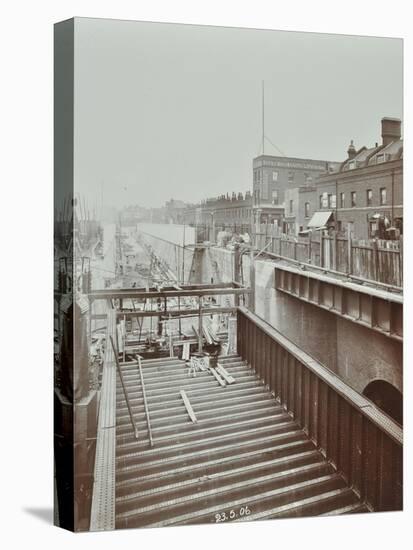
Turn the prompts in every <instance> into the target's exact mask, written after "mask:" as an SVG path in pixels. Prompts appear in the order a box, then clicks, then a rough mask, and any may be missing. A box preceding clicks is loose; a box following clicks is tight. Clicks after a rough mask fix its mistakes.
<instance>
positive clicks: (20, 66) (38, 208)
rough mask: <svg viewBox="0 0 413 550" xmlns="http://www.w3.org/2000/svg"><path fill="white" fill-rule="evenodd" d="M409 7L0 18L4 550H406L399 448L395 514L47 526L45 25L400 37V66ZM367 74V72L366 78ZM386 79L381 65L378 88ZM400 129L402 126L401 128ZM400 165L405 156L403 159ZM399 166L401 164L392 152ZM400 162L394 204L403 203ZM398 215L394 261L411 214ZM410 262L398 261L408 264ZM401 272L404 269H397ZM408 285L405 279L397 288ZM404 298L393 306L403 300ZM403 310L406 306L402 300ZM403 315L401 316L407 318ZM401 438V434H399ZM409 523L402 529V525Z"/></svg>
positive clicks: (48, 103) (35, 5)
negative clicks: (109, 21)
mask: <svg viewBox="0 0 413 550" xmlns="http://www.w3.org/2000/svg"><path fill="white" fill-rule="evenodd" d="M409 4H410V2H408V1H398V0H393V1H389V0H386V1H383V2H382V1H380V0H376V1H375V2H373V1H369V0H358V1H354V0H343V1H342V2H334V0H330V1H329V2H328V1H317V0H309V1H307V2H306V1H302V2H299V1H293V0H288V1H283V2H277V1H275V0H274V1H272V2H262V1H259V0H254V1H253V2H249V3H245V2H242V1H238V2H230V1H224V0H220V1H218V0H217V1H213V0H209V1H208V2H198V1H192V2H191V1H175V2H172V1H169V2H168V1H167V0H164V1H162V2H161V1H156V0H152V1H150V2H149V1H148V2H143V1H142V2H139V1H135V2H133V1H126V0H111V1H107V0H82V1H78V0H73V1H71V2H69V1H66V0H60V1H56V0H55V1H53V0H43V1H40V2H33V1H32V2H30V1H29V0H27V1H21V0H14V1H9V2H8V4H7V7H6V5H5V4H3V7H2V8H1V12H0V13H1V18H0V25H1V32H0V40H1V48H0V52H1V54H0V55H1V65H0V76H1V86H0V93H1V96H2V97H1V101H0V109H1V113H0V128H1V139H2V144H1V149H0V151H1V157H0V158H1V163H0V170H1V194H0V223H1V228H0V243H1V256H0V261H1V269H0V275H1V281H0V290H1V301H0V304H1V306H0V307H1V313H2V323H1V338H0V346H1V348H0V350H1V356H0V365H1V367H0V368H1V371H0V373H1V374H0V419H1V430H0V449H1V452H0V457H1V466H0V474H1V478H0V479H1V485H0V506H1V515H0V526H1V529H0V540H1V542H2V547H3V548H7V549H9V548H22V547H23V548H24V545H25V546H26V547H27V546H30V547H31V548H55V547H59V548H69V547H72V546H73V545H75V544H76V545H77V548H79V549H80V548H86V547H87V548H88V549H91V548H99V549H101V550H103V549H105V548H113V547H114V545H116V547H117V548H126V547H127V548H129V549H134V548H136V549H139V550H141V549H142V548H144V547H145V546H146V545H150V546H151V548H157V547H159V548H161V547H163V548H167V549H168V550H169V549H170V548H175V547H179V548H186V547H188V548H189V547H193V548H196V549H203V548H209V549H211V548H214V547H215V548H218V547H236V548H239V547H243V548H244V547H245V548H251V547H255V548H257V547H259V548H264V547H265V548H279V547H281V546H283V545H285V548H300V547H301V548H302V547H305V548H311V547H315V546H317V547H318V548H320V547H321V548H322V547H328V548H334V549H336V548H337V549H339V548H346V549H348V548H363V547H367V548H373V547H376V548H396V547H398V548H400V547H401V548H405V547H407V545H408V544H409V542H410V544H411V541H409V538H410V539H411V538H412V526H411V522H412V521H413V517H412V514H411V510H412V483H411V474H410V471H409V470H410V469H409V463H412V460H413V459H412V456H411V444H410V439H411V438H409V437H406V440H407V442H406V443H407V444H406V446H405V447H406V448H407V453H408V458H406V459H405V495H406V496H405V509H406V511H405V512H404V513H402V514H374V515H368V516H367V515H362V516H352V517H350V516H349V517H341V518H328V519H327V518H326V519H301V520H278V521H272V522H261V523H255V524H251V525H220V526H205V527H182V528H180V527H179V528H168V529H158V530H131V531H117V532H112V533H100V534H99V533H93V534H92V533H87V534H78V535H73V534H71V533H68V532H65V531H63V530H61V529H58V528H55V527H52V526H51V521H52V513H51V508H52V496H53V491H52V489H53V485H52V362H51V358H52V344H51V343H52V314H53V312H52V305H53V302H52V234H53V231H52V213H53V202H52V190H53V181H52V168H53V165H52V133H53V121H52V114H53V111H52V109H53V97H52V90H53V86H52V84H53V80H52V78H53V72H52V67H53V65H52V61H53V57H52V53H53V50H52V46H53V23H55V22H57V21H59V20H63V19H67V18H70V17H72V16H74V15H76V16H90V17H110V18H123V19H140V20H148V21H149V20H152V21H171V22H182V23H200V24H217V25H231V26H244V27H256V28H273V29H285V30H289V29H291V30H302V31H320V32H329V33H332V32H337V33H345V34H357V33H359V34H367V35H382V36H397V37H404V38H405V39H406V40H405V67H407V68H410V69H411V66H412V52H411V50H412V31H411V25H412V23H411V21H412V18H411V16H409V8H408V6H409ZM366 71H368V67H366ZM385 78H386V67H385V66H383V79H385ZM405 84H406V88H405V101H406V105H405V116H404V121H405V125H404V128H405V137H406V138H407V139H406V143H407V146H408V145H409V143H410V139H409V125H408V122H410V123H411V116H410V112H409V99H410V98H411V97H413V96H412V83H411V70H410V71H409V70H408V71H407V74H406V81H405ZM406 121H407V123H406ZM406 150H408V154H409V153H410V147H407V149H406V147H405V151H406ZM405 156H407V154H405ZM411 175H412V170H411V159H408V160H407V162H406V163H405V205H409V204H411V202H412V192H411V187H412V185H413V181H412V178H411ZM406 210H408V211H407V212H406V215H405V220H406V222H407V223H406V224H405V234H406V237H407V238H406V239H405V242H406V251H407V250H408V248H409V245H410V239H409V237H408V235H409V233H410V231H411V225H412V224H411V223H410V222H409V218H410V217H411V212H410V208H408V209H407V208H406ZM409 256H410V255H409ZM410 264H411V262H410V257H409V262H406V266H407V265H409V266H410ZM406 279H407V278H406ZM408 290H409V289H407V292H406V295H408V294H410V292H408ZM408 300H409V305H410V298H409V297H408ZM406 309H408V308H406ZM409 328H410V319H409V318H407V315H406V325H405V334H408V333H409V332H410V331H409ZM407 352H408V350H407V349H406V357H405V411H406V415H405V417H406V424H407V427H408V428H410V425H409V422H410V421H411V419H412V415H411V413H409V409H410V410H411V399H410V397H411V393H412V392H411V388H410V387H411V383H412V376H411V375H410V373H409V370H410V369H411V368H412V365H411V364H409V363H410V361H409V359H410V354H409V355H408V354H407ZM410 431H411V429H410V430H409V429H406V430H405V433H406V435H407V436H409V433H410ZM409 523H410V525H409Z"/></svg>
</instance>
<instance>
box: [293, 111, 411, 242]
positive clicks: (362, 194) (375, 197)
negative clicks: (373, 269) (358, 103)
mask: <svg viewBox="0 0 413 550" xmlns="http://www.w3.org/2000/svg"><path fill="white" fill-rule="evenodd" d="M381 124H382V132H381V133H382V143H381V144H380V145H379V144H378V143H376V144H375V146H374V147H371V148H367V147H362V148H361V149H359V150H358V151H357V150H356V149H355V147H354V144H353V142H351V143H350V146H349V148H348V151H347V155H348V156H347V159H346V160H345V161H344V162H343V163H342V164H341V165H340V167H339V170H337V171H336V172H332V173H328V174H324V175H319V177H318V178H317V179H316V181H315V187H316V200H317V203H318V204H317V211H318V212H330V213H331V217H330V220H332V223H333V226H334V228H335V229H336V230H337V231H338V232H341V233H344V232H346V231H348V230H350V231H351V232H352V235H353V237H355V238H357V239H369V238H372V237H380V238H391V237H397V236H398V234H399V233H402V232H403V225H402V222H403V140H402V139H401V121H400V120H398V119H393V118H383V119H382V121H381ZM305 221H306V220H305V219H303V218H300V219H299V221H298V223H299V224H301V225H303V226H305ZM307 225H309V226H311V220H310V222H309V223H308V224H307Z"/></svg>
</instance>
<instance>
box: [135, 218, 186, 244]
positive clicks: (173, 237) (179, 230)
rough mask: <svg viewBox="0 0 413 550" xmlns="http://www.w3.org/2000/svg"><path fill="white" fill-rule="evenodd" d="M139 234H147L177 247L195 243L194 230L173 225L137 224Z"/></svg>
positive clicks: (184, 226)
mask: <svg viewBox="0 0 413 550" xmlns="http://www.w3.org/2000/svg"><path fill="white" fill-rule="evenodd" d="M136 227H137V230H138V231H139V232H143V233H148V234H149V235H152V236H154V237H158V239H163V240H165V241H168V242H170V243H174V244H176V245H179V246H184V245H188V244H194V243H195V228H194V227H190V226H189V225H179V224H174V223H138V224H137V226H136Z"/></svg>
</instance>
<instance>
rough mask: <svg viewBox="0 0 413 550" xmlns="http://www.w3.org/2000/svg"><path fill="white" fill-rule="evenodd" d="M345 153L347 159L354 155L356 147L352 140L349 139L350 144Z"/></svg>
mask: <svg viewBox="0 0 413 550" xmlns="http://www.w3.org/2000/svg"><path fill="white" fill-rule="evenodd" d="M347 155H348V158H349V159H353V158H354V157H355V156H356V148H355V147H354V143H353V140H351V141H350V145H349V146H348V149H347Z"/></svg>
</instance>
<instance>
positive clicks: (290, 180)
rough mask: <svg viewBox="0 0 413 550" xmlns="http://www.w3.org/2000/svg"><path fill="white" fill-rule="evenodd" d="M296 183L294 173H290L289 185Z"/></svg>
mask: <svg viewBox="0 0 413 550" xmlns="http://www.w3.org/2000/svg"><path fill="white" fill-rule="evenodd" d="M293 181H294V172H288V183H293Z"/></svg>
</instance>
